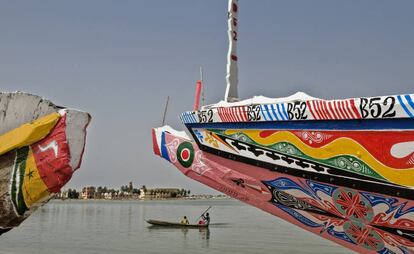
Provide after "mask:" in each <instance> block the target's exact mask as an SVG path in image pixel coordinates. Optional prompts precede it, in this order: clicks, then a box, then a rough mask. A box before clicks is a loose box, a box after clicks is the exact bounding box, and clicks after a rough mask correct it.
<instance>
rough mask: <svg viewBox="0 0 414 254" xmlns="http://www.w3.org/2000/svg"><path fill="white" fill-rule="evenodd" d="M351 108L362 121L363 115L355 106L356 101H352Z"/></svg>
mask: <svg viewBox="0 0 414 254" xmlns="http://www.w3.org/2000/svg"><path fill="white" fill-rule="evenodd" d="M351 107H352V110H353V111H354V113H355V115H356V116H357V118H358V119H361V118H362V116H361V114H360V113H359V111H358V109H357V107H356V106H355V100H354V99H351Z"/></svg>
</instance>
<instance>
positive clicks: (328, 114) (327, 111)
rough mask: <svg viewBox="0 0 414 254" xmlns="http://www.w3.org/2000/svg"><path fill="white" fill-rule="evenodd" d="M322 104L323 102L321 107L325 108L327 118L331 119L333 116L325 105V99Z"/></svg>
mask: <svg viewBox="0 0 414 254" xmlns="http://www.w3.org/2000/svg"><path fill="white" fill-rule="evenodd" d="M322 104H323V109H324V110H325V112H326V115H327V116H328V118H329V119H333V117H332V116H331V114H330V113H329V110H328V106H327V105H326V101H322Z"/></svg>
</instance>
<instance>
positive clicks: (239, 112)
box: [237, 107, 244, 122]
mask: <svg viewBox="0 0 414 254" xmlns="http://www.w3.org/2000/svg"><path fill="white" fill-rule="evenodd" d="M237 115H238V117H239V122H244V121H243V117H242V113H241V110H240V107H237Z"/></svg>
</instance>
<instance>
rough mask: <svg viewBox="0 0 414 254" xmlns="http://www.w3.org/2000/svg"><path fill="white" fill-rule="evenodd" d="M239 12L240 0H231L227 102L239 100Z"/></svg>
mask: <svg viewBox="0 0 414 254" xmlns="http://www.w3.org/2000/svg"><path fill="white" fill-rule="evenodd" d="M238 13H239V1H238V0H229V6H228V27H229V30H228V37H229V51H228V53H227V75H226V82H227V88H226V93H225V96H224V100H225V101H226V102H234V101H238V100H239V96H238V92H237V83H238V77H237V76H238V68H237V60H238V57H237V39H238Z"/></svg>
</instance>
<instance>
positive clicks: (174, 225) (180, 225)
mask: <svg viewBox="0 0 414 254" xmlns="http://www.w3.org/2000/svg"><path fill="white" fill-rule="evenodd" d="M147 222H148V223H149V224H151V225H154V226H160V227H172V228H207V227H208V224H183V223H179V222H169V221H161V220H147Z"/></svg>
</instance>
